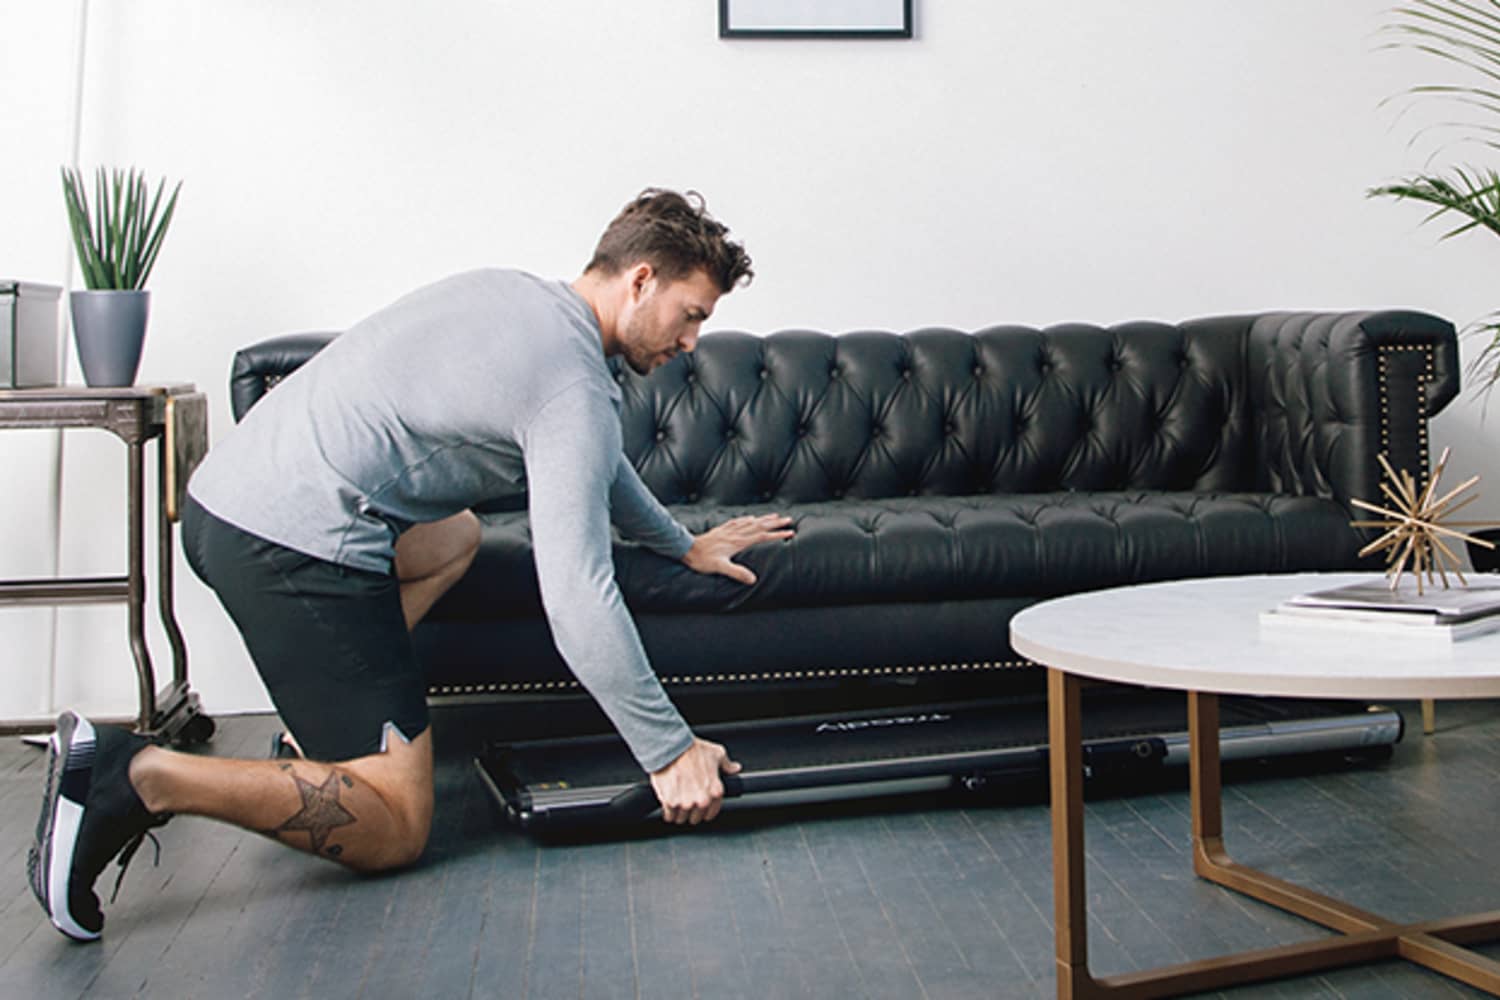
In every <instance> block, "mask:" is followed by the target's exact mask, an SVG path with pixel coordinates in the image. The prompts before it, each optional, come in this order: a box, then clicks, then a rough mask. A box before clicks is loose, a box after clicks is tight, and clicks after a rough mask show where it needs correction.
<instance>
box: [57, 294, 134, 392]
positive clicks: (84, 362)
mask: <svg viewBox="0 0 1500 1000" xmlns="http://www.w3.org/2000/svg"><path fill="white" fill-rule="evenodd" d="M70 299H71V303H70V304H71V305H72V307H73V341H74V343H75V344H77V345H78V363H79V364H80V365H81V366H82V367H83V380H84V381H85V382H87V383H88V384H89V385H91V386H126V385H134V384H135V373H136V370H137V369H138V368H140V366H141V348H142V346H144V344H145V341H146V314H147V312H148V311H149V310H150V306H151V293H150V292H148V291H145V290H140V291H86V292H73V293H72V295H71V296H70Z"/></svg>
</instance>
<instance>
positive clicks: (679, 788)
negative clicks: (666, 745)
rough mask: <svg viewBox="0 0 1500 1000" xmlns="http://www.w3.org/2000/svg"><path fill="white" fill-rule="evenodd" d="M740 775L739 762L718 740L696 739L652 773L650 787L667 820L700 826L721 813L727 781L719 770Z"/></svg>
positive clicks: (663, 816) (662, 816)
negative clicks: (733, 759) (679, 754)
mask: <svg viewBox="0 0 1500 1000" xmlns="http://www.w3.org/2000/svg"><path fill="white" fill-rule="evenodd" d="M721 771H722V772H723V773H725V774H739V772H740V765H739V764H737V763H735V762H734V761H732V760H730V759H729V752H728V751H727V750H725V749H724V748H723V747H722V746H720V745H719V744H717V743H711V742H709V741H708V740H701V739H698V738H697V737H694V738H693V745H692V746H690V747H688V748H687V749H686V750H684V751H683V752H682V755H681V756H679V757H678V758H677V759H676V760H674V761H672V763H670V764H668V765H667V766H666V767H664V768H662V769H661V770H660V771H653V772H651V788H652V789H653V790H654V791H655V792H656V798H657V800H658V801H659V802H661V818H662V819H664V820H666V821H667V822H668V823H688V824H691V825H693V826H697V825H698V824H699V823H706V822H708V821H709V820H711V819H713V818H714V817H715V816H717V815H719V809H720V807H722V806H723V805H724V783H723V782H722V781H720V780H719V772H721Z"/></svg>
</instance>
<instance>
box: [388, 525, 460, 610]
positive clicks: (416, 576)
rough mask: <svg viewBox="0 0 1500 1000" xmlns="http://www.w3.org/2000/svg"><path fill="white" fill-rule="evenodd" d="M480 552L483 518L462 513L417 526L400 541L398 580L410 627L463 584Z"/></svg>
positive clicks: (397, 554) (397, 550)
mask: <svg viewBox="0 0 1500 1000" xmlns="http://www.w3.org/2000/svg"><path fill="white" fill-rule="evenodd" d="M478 551H479V518H477V517H475V516H474V512H473V511H468V510H465V511H461V512H459V513H457V514H454V515H453V516H452V517H445V518H443V519H442V520H441V521H431V522H428V523H426V524H417V525H413V526H412V527H411V528H408V529H407V530H406V531H405V532H403V533H402V535H401V537H400V538H399V539H398V540H397V541H396V579H397V580H399V581H400V582H401V610H402V612H403V613H404V614H405V615H406V627H407V628H409V629H410V628H415V627H416V624H417V622H419V621H421V620H422V617H423V616H424V615H426V614H427V612H428V611H430V610H431V609H432V606H433V605H434V604H436V603H437V599H438V598H439V597H442V596H443V594H445V593H446V592H447V590H448V588H449V587H451V586H453V585H454V584H455V583H457V582H458V581H459V578H460V577H462V576H463V575H464V573H465V571H467V570H468V568H469V564H470V563H472V562H473V561H474V554H475V553H476V552H478Z"/></svg>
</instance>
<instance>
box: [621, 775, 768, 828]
mask: <svg viewBox="0 0 1500 1000" xmlns="http://www.w3.org/2000/svg"><path fill="white" fill-rule="evenodd" d="M719 778H720V780H722V781H723V782H724V797H725V798H726V799H736V798H739V797H740V796H741V795H743V794H744V792H745V783H744V782H743V781H741V780H740V776H739V775H737V774H721V775H720V776H719ZM604 811H605V812H606V813H608V819H611V820H614V821H616V822H621V823H631V822H635V821H637V820H643V819H648V818H649V817H651V816H652V815H653V814H654V813H658V812H660V811H661V802H659V801H658V800H657V798H656V790H655V789H654V788H652V787H651V782H649V781H643V782H641V783H640V784H636V785H631V786H630V787H629V788H627V789H625V791H623V792H621V793H620V794H619V795H616V796H615V797H614V798H612V799H610V800H609V805H607V806H605V807H604Z"/></svg>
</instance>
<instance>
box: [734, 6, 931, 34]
mask: <svg viewBox="0 0 1500 1000" xmlns="http://www.w3.org/2000/svg"><path fill="white" fill-rule="evenodd" d="M911 3H912V0H719V37H720V38H910V37H912V29H911Z"/></svg>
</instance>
